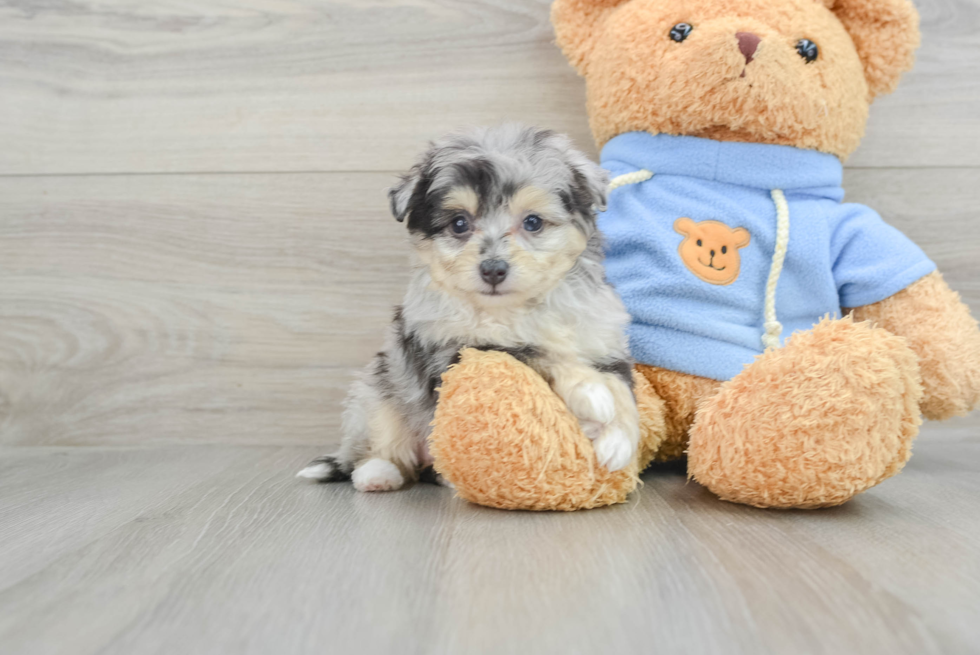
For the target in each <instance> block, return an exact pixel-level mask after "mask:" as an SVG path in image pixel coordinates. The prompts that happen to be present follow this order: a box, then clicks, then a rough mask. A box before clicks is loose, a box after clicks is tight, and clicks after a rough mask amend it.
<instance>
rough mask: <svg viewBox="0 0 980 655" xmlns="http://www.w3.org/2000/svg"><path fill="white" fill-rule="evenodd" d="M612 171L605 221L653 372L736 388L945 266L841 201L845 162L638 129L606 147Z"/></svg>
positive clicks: (642, 357)
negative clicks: (798, 342) (828, 323)
mask: <svg viewBox="0 0 980 655" xmlns="http://www.w3.org/2000/svg"><path fill="white" fill-rule="evenodd" d="M602 165H603V167H604V168H606V169H607V170H608V171H609V172H610V174H611V176H612V177H613V190H612V191H611V192H610V195H609V206H608V209H607V210H606V212H605V213H603V214H602V215H601V216H600V218H599V227H600V228H601V229H602V231H603V232H604V233H605V237H606V243H607V254H606V256H607V258H606V270H607V274H608V277H609V280H610V282H612V283H613V285H615V287H616V289H617V290H618V291H619V293H620V295H622V297H623V301H624V302H625V303H626V307H627V309H628V310H629V312H630V315H631V316H632V317H633V322H632V325H631V326H630V348H631V350H632V353H633V356H634V357H635V358H636V360H637V361H639V362H641V363H644V364H650V365H653V366H659V367H662V368H667V369H671V370H675V371H681V372H684V373H690V374H693V375H698V376H702V377H707V378H713V379H715V380H727V379H729V378H732V377H734V376H735V375H737V374H738V373H739V372H740V371H741V370H742V368H743V367H744V366H745V365H746V364H749V363H751V362H752V361H753V360H754V359H755V357H756V356H757V355H759V354H760V353H761V352H763V351H764V350H765V344H769V345H776V344H781V343H783V342H784V341H785V339H786V338H787V337H788V336H789V335H790V334H792V333H793V332H795V331H798V330H807V329H809V328H811V327H812V326H813V325H814V324H815V323H817V322H818V321H819V320H820V319H821V318H822V317H824V316H826V315H831V316H839V315H840V313H841V307H859V306H861V305H868V304H871V303H874V302H878V301H879V300H884V299H885V298H888V297H889V296H891V295H893V294H895V293H897V292H899V291H901V290H902V289H904V288H905V287H907V286H909V285H910V284H912V283H913V282H915V281H916V280H918V279H919V278H921V277H923V276H925V275H927V274H929V273H931V272H932V271H934V270H935V268H936V267H935V264H933V263H932V262H931V261H930V260H929V258H928V257H926V255H925V253H923V252H922V250H921V249H920V248H919V247H918V246H916V245H915V244H914V243H912V242H911V241H910V240H909V239H908V238H907V237H905V235H903V234H902V233H901V232H899V231H898V230H896V229H895V228H893V227H891V226H889V225H887V224H886V223H885V222H884V221H883V220H882V219H881V217H880V216H878V214H877V213H875V212H874V211H873V210H871V209H869V208H868V207H865V206H864V205H857V204H851V203H842V202H841V200H842V199H843V197H844V190H843V189H842V188H841V177H842V173H843V169H842V166H841V163H840V161H839V160H838V159H837V158H836V157H834V156H833V155H829V154H825V153H820V152H816V151H813V150H801V149H799V148H793V147H790V146H777V145H765V144H755V143H728V142H719V141H712V140H710V139H701V138H696V137H686V136H670V135H666V134H659V135H656V136H654V135H651V134H648V133H646V132H630V133H627V134H621V135H619V136H617V137H615V138H614V139H612V140H611V141H609V142H608V143H607V144H606V145H605V147H604V148H603V149H602ZM617 178H618V179H617ZM780 206H782V212H780V211H779V207H780ZM685 219H686V220H685ZM778 226H782V234H783V235H784V236H783V238H782V239H778V238H777V227H778ZM787 228H788V230H787ZM699 237H703V241H702V239H701V238H699ZM722 248H724V254H723V252H722ZM782 253H785V255H784V259H783V255H782ZM722 264H724V265H722ZM767 289H769V294H768V295H769V299H770V302H769V304H770V307H769V311H768V312H767V310H766V305H767ZM767 332H768V334H769V335H770V336H769V337H768V339H767V340H766V341H764V338H765V336H766V334H767Z"/></svg>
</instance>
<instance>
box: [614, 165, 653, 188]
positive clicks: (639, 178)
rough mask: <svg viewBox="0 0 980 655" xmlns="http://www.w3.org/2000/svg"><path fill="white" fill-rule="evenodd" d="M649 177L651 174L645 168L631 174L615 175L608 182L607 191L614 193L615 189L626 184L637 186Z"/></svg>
mask: <svg viewBox="0 0 980 655" xmlns="http://www.w3.org/2000/svg"><path fill="white" fill-rule="evenodd" d="M651 177H653V173H652V172H650V171H648V170H646V169H645V168H641V169H640V170H638V171H633V172H632V173H625V174H623V175H617V176H616V177H614V178H613V179H611V180H609V190H610V191H614V190H615V189H618V188H619V187H621V186H625V185H627V184H639V183H640V182H646V181H647V180H649V179H650V178H651Z"/></svg>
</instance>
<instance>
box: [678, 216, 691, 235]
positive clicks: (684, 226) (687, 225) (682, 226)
mask: <svg viewBox="0 0 980 655" xmlns="http://www.w3.org/2000/svg"><path fill="white" fill-rule="evenodd" d="M693 231H694V221H692V220H691V219H690V218H687V217H682V218H678V219H677V220H676V221H674V232H677V233H678V234H680V235H683V236H686V237H689V236H691V232H693Z"/></svg>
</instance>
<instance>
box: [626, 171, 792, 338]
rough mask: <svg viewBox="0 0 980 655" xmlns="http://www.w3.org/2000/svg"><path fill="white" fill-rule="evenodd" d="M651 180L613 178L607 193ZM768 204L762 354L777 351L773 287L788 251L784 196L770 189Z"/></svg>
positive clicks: (645, 176) (779, 329) (644, 174)
mask: <svg viewBox="0 0 980 655" xmlns="http://www.w3.org/2000/svg"><path fill="white" fill-rule="evenodd" d="M652 177H653V173H652V172H651V171H648V170H646V169H642V168H641V169H640V170H638V171H633V172H632V173H625V174H624V175H617V176H616V177H614V178H613V179H611V180H610V181H609V191H613V190H615V189H618V188H619V187H621V186H626V185H627V184H639V183H640V182H646V181H647V180H649V179H650V178H652ZM770 194H771V195H772V202H773V204H774V205H776V245H775V249H774V250H773V253H772V265H771V266H770V268H769V281H768V282H766V299H765V309H764V312H765V313H764V319H765V322H764V323H763V328H764V330H765V331H764V333H763V335H762V345H763V346H764V347H765V348H766V350H768V349H770V348H779V338H780V336H781V335H782V333H783V324H782V323H780V322H779V321H778V320H777V318H776V287H777V286H778V284H779V276H780V275H782V273H783V262H784V261H786V249H787V248H788V247H789V205H787V204H786V196H785V195H783V192H782V190H780V189H773V190H772V191H771V192H770Z"/></svg>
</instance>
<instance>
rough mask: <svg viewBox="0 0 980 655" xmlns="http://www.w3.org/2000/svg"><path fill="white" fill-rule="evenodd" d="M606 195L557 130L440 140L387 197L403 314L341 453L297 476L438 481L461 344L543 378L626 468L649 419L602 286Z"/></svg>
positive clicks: (602, 455) (367, 377) (616, 312)
mask: <svg viewBox="0 0 980 655" xmlns="http://www.w3.org/2000/svg"><path fill="white" fill-rule="evenodd" d="M607 186H608V180H607V177H606V175H605V173H604V172H603V171H602V169H600V168H599V167H598V166H596V165H595V164H593V163H592V162H590V161H589V160H588V159H587V158H586V157H585V156H584V155H582V154H581V153H580V152H578V151H576V150H574V149H573V148H572V146H571V144H570V142H569V140H568V139H567V138H566V137H564V136H561V135H558V134H555V133H553V132H548V131H543V130H537V129H533V128H526V127H521V126H514V125H508V126H503V127H498V128H491V129H479V130H475V131H470V132H466V133H459V134H453V135H449V136H447V137H445V138H443V139H442V140H440V141H438V142H436V143H434V144H433V145H432V146H431V148H430V149H429V151H428V152H426V153H425V155H424V156H423V157H422V159H421V160H420V161H419V163H417V164H416V165H415V166H414V167H413V168H412V169H411V171H410V172H409V173H408V174H407V175H405V176H404V177H403V178H402V180H401V182H400V184H398V185H397V186H396V187H395V188H393V189H391V191H390V192H389V196H390V200H391V209H392V212H393V213H394V215H395V218H396V219H398V220H399V221H402V222H405V223H407V226H408V231H409V234H410V235H411V241H412V245H413V246H414V254H415V256H414V271H413V275H412V279H411V282H410V284H409V287H408V292H407V293H406V295H405V301H404V304H403V305H402V306H400V307H399V308H397V309H396V310H395V316H394V320H393V322H392V324H391V328H390V329H389V331H388V335H387V339H386V343H385V347H384V350H382V351H381V352H379V353H378V355H377V356H376V357H375V358H374V360H373V361H372V362H371V364H370V365H369V366H368V367H367V368H366V369H365V371H364V373H363V375H362V376H361V378H360V379H359V380H358V381H357V382H355V383H354V385H353V387H352V388H351V391H350V395H349V397H348V400H347V405H346V411H345V413H344V422H343V442H342V445H341V447H340V450H339V451H338V452H337V453H335V454H333V455H329V456H326V457H322V458H320V459H317V460H314V461H313V462H311V463H310V465H309V466H307V467H306V468H305V469H303V470H302V471H301V472H300V473H299V475H300V476H301V477H306V478H312V479H315V480H320V481H334V480H346V479H353V482H354V485H355V486H356V487H357V488H358V489H360V490H361V491H383V490H391V489H397V488H399V487H401V486H402V484H404V482H405V480H406V479H415V478H418V477H419V475H420V473H422V474H423V475H424V474H425V473H429V472H430V471H431V469H428V468H427V467H429V466H430V465H431V458H430V456H429V454H428V449H427V447H426V437H427V436H428V434H429V430H430V427H429V424H430V423H431V421H432V418H433V414H434V412H435V407H436V400H437V397H438V386H439V381H440V376H441V375H442V373H443V372H444V371H445V370H446V369H447V368H448V367H449V366H450V364H452V362H453V360H454V358H456V356H457V354H458V353H459V351H460V349H462V348H464V347H475V348H482V349H494V350H503V351H505V352H508V353H510V354H512V355H513V356H514V357H516V358H517V359H519V360H521V361H523V362H525V363H526V364H528V365H529V366H531V367H532V368H534V369H535V370H536V371H537V372H539V373H540V374H541V375H542V376H543V377H544V378H545V379H546V380H548V382H549V383H550V384H551V386H552V388H553V389H554V390H555V392H556V393H557V394H558V395H559V396H560V397H561V398H562V399H564V401H565V403H566V404H567V405H568V407H569V409H570V410H571V411H572V413H574V414H575V416H577V417H578V419H579V421H580V423H581V424H582V427H583V429H584V430H585V433H586V434H587V435H588V436H589V437H590V438H591V439H593V443H594V447H595V451H596V455H597V458H598V461H599V463H601V464H602V465H604V466H606V467H608V468H609V469H610V470H617V469H620V468H622V467H624V466H626V465H627V464H628V463H629V462H630V460H631V458H632V457H633V454H634V452H635V451H636V447H637V443H638V441H639V419H638V415H637V410H636V403H635V401H634V398H633V394H632V389H631V387H632V378H631V361H630V359H629V356H628V354H627V344H626V337H625V327H626V325H627V323H628V321H629V317H628V315H627V314H626V311H625V309H624V308H623V305H622V303H621V302H620V300H619V297H618V296H617V295H616V293H615V291H614V290H613V289H612V287H610V286H609V284H607V283H606V281H605V277H604V273H603V268H602V243H601V236H600V234H599V233H598V231H597V230H596V225H595V211H596V208H599V209H602V208H604V205H605V197H606V189H607ZM487 402H488V403H492V402H493V399H492V398H488V399H487Z"/></svg>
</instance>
